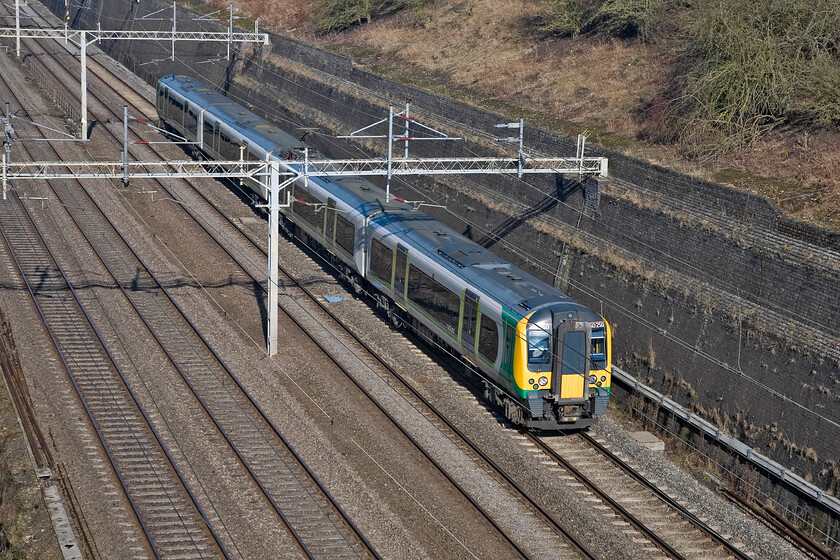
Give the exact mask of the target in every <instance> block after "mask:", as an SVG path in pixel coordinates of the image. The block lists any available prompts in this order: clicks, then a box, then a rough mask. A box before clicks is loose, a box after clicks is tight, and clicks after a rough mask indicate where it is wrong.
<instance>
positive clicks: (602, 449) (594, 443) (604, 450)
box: [579, 432, 752, 560]
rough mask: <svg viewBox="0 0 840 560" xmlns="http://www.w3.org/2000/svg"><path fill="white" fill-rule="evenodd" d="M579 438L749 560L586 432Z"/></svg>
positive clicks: (726, 546) (714, 539) (691, 520)
mask: <svg viewBox="0 0 840 560" xmlns="http://www.w3.org/2000/svg"><path fill="white" fill-rule="evenodd" d="M579 435H580V437H581V438H582V439H583V440H584V441H586V442H587V443H588V444H590V445H591V446H592V447H594V448H595V449H597V450H598V452H599V453H601V454H602V455H604V456H605V457H607V458H608V459H609V460H610V461H611V462H612V463H613V464H614V465H616V466H618V467H619V468H620V469H621V470H622V471H623V472H624V473H626V474H627V475H629V476H630V477H631V478H632V479H633V480H635V481H636V482H638V483H639V484H641V485H642V486H644V487H645V488H646V489H648V490H649V491H650V492H652V493H653V494H654V495H655V496H656V497H657V498H659V499H660V500H661V501H663V502H665V504H667V505H668V506H669V507H671V508H672V509H674V510H676V511H677V512H679V513H680V515H682V516H683V517H684V518H685V519H688V520H689V521H690V522H691V523H692V524H693V525H694V526H695V527H697V528H698V529H700V530H701V531H702V532H703V533H705V534H706V536H707V537H709V538H710V539H712V540H713V541H715V542H717V543H718V544H719V545H721V546H722V547H723V548H725V549H726V550H727V551H728V552H729V553H730V554H732V555H733V556H735V557H736V558H738V559H739V560H751V559H752V557H751V556H749V555H748V554H746V553H745V552H743V551H742V550H741V549H739V548H738V547H736V546H733V545H732V543H731V542H729V541H728V540H727V539H725V538H724V537H723V535H721V534H720V533H718V532H717V531H715V530H714V529H712V528H711V527H709V525H708V524H706V523H705V522H703V521H702V520H701V519H700V518H698V517H697V516H696V515H694V514H693V513H691V512H690V511H688V509H687V508H685V507H684V506H683V505H682V504H680V503H679V502H678V501H676V500H675V499H674V498H672V497H671V496H669V495H668V494H666V493H665V492H663V491H662V490H660V489H659V487H658V486H656V485H655V484H653V483H652V482H651V481H650V480H648V479H647V478H645V477H644V476H642V475H641V473H639V472H638V471H637V470H636V469H634V468H633V467H631V466H630V465H628V464H627V463H626V462H625V461H624V460H622V459H621V458H620V457H618V456H617V455H616V454H615V453H613V452H612V451H610V450H609V449H607V448H606V447H604V446H603V445H602V444H601V443H600V442H599V441H597V440H596V439H595V438H594V437H592V436H591V435H589V434H587V433H586V432H581V433H580V434H579Z"/></svg>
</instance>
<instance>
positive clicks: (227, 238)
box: [153, 193, 741, 558]
mask: <svg viewBox="0 0 840 560" xmlns="http://www.w3.org/2000/svg"><path fill="white" fill-rule="evenodd" d="M171 194H172V193H171ZM199 194H200V193H199ZM173 196H178V195H174V194H173ZM186 206H187V207H192V206H195V204H193V203H188V204H186ZM196 220H197V222H198V221H201V222H205V223H209V222H210V221H211V220H212V218H199V217H197V218H196ZM230 227H231V228H235V229H231V230H229V231H226V232H225V233H223V234H218V233H212V235H213V236H214V237H217V238H218V240H219V243H220V244H227V245H232V247H231V248H230V250H229V254H231V257H232V258H235V257H233V255H234V254H235V253H236V252H237V251H238V249H236V247H235V244H236V237H237V235H239V234H240V232H239V228H236V226H235V225H234V224H233V223H230ZM208 233H211V232H209V231H208ZM252 242H253V240H252ZM254 245H255V247H256V246H257V244H256V243H254ZM253 265H254V263H250V266H252V267H253ZM243 268H245V267H244V266H243ZM256 268H259V267H256ZM260 272H262V276H264V271H260ZM254 274H255V275H254V276H252V278H253V279H254V280H255V281H259V282H260V283H261V284H262V283H264V278H262V279H259V277H260V275H259V274H258V273H257V272H254ZM289 282H294V280H293V279H291V278H290V279H289ZM308 295H309V296H310V297H313V299H314V300H315V301H317V298H315V297H314V296H312V294H308ZM288 298H289V301H288V302H287V304H288V305H291V304H292V302H294V301H295V300H296V299H297V298H296V297H295V296H288ZM318 303H319V304H320V302H318ZM322 307H323V306H322ZM324 310H325V311H326V309H325V308H324ZM296 315H297V316H298V317H303V318H304V319H305V320H306V321H307V322H306V323H304V322H303V321H301V319H298V320H299V321H301V326H302V328H304V329H305V330H310V331H312V332H315V331H317V330H318V329H319V328H320V329H323V318H322V317H316V316H314V315H312V314H311V311H305V312H303V313H302V314H296ZM307 317H308V319H307ZM153 330H154V329H153ZM167 336H168V335H167ZM331 336H332V335H330V334H329V332H325V333H322V334H321V335H318V337H319V338H321V339H329V338H330V337H331ZM332 351H333V352H334V351H335V350H332ZM350 355H351V356H352V355H355V352H350ZM347 359H348V358H347V357H344V358H342V360H347ZM349 359H352V357H351V358H349ZM206 390H211V389H206ZM418 396H419V394H418V395H412V396H408V393H406V397H405V398H406V399H407V400H411V402H412V407H422V405H421V404H418V403H417V401H415V400H413V399H415V398H416V397H418ZM421 399H422V397H421ZM222 410H224V409H222ZM441 418H442V416H441ZM451 428H454V426H453V427H451ZM473 451H476V450H473ZM630 501H631V502H632V501H638V500H633V499H632V498H631V499H630ZM625 509H626V508H625ZM639 523H640V526H642V527H643V526H644V525H643V524H642V523H641V522H639ZM668 524H671V522H668ZM643 532H644V530H643ZM651 533H653V532H652V531H651ZM654 534H655V533H654ZM680 538H682V539H683V540H685V539H692V538H693V534H690V533H678V532H672V533H670V535H669V536H666V537H664V538H663V539H662V540H661V541H659V542H657V550H660V551H664V552H666V553H667V555H669V556H670V557H674V558H700V557H702V558H707V557H709V558H713V557H732V556H734V557H741V556H738V555H737V554H736V553H732V555H731V556H729V555H726V554H719V553H718V552H719V551H717V550H716V547H718V544H714V545H713V546H711V547H707V546H706V545H705V544H703V545H702V546H701V545H700V544H697V543H699V541H697V543H695V544H697V546H694V547H691V546H689V547H682V548H683V550H682V551H680V550H678V549H679V548H680V547H671V545H669V544H668V540H669V539H670V540H674V539H677V540H678V539H680ZM710 542H712V541H710ZM719 544H720V543H719ZM651 552H653V549H651Z"/></svg>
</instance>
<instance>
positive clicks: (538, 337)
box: [525, 324, 551, 371]
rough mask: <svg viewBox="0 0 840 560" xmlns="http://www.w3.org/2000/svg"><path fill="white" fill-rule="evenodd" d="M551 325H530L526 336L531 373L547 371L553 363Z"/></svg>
mask: <svg viewBox="0 0 840 560" xmlns="http://www.w3.org/2000/svg"><path fill="white" fill-rule="evenodd" d="M549 328H550V326H549V325H533V324H531V325H528V328H527V329H526V330H525V336H526V338H527V339H528V369H529V370H531V371H545V369H546V366H547V365H548V364H549V363H550V362H551V348H550V345H549V342H550V340H551V336H550V333H549Z"/></svg>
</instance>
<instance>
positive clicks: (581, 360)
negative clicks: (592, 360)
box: [560, 331, 586, 375]
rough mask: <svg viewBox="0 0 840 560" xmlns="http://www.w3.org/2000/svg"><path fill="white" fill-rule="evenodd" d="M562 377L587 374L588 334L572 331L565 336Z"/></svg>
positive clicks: (561, 366)
mask: <svg viewBox="0 0 840 560" xmlns="http://www.w3.org/2000/svg"><path fill="white" fill-rule="evenodd" d="M560 373H561V375H571V374H579V375H584V374H585V373H586V332H584V331H571V332H567V333H566V334H564V335H563V359H562V363H561V365H560Z"/></svg>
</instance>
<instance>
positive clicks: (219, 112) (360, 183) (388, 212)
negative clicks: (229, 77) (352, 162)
mask: <svg viewBox="0 0 840 560" xmlns="http://www.w3.org/2000/svg"><path fill="white" fill-rule="evenodd" d="M160 83H161V84H163V85H165V86H167V87H169V88H171V89H173V90H175V91H176V92H178V93H179V94H180V95H182V96H183V97H185V98H189V99H190V101H191V102H192V103H195V104H197V105H199V106H201V107H202V108H203V109H204V110H205V113H206V114H211V115H213V116H214V117H216V118H218V119H220V120H223V121H225V122H226V123H228V124H229V125H231V127H232V128H234V129H237V130H239V132H240V134H242V135H243V137H245V138H247V139H248V141H249V142H251V143H253V144H255V145H259V146H261V147H263V148H264V149H265V150H266V151H269V150H273V149H275V147H282V148H294V149H296V150H302V149H303V148H304V147H305V144H303V142H301V141H300V140H298V139H296V138H294V137H293V136H292V135H290V134H288V133H287V132H285V131H283V130H281V129H279V128H278V127H276V126H275V125H273V124H271V123H269V122H268V121H266V120H265V119H263V118H262V117H260V116H258V115H256V114H255V113H253V112H252V111H249V110H248V109H245V108H244V107H241V106H240V105H238V104H236V103H234V102H232V101H230V100H229V99H228V98H226V97H225V96H223V95H222V94H221V93H218V92H215V91H213V90H212V89H211V88H209V87H208V86H206V85H205V84H203V83H202V82H200V81H198V80H196V79H193V78H190V77H189V76H185V75H177V74H172V75H169V76H165V77H164V78H161V79H160ZM278 155H279V154H278ZM287 164H288V165H290V166H292V167H295V166H296V164H300V165H302V164H303V162H302V161H300V160H299V159H298V160H297V161H295V162H288V163H287ZM309 181H310V183H311V184H312V186H317V187H320V188H322V189H324V190H326V191H328V192H329V193H330V196H332V197H333V198H336V199H338V200H341V201H342V202H343V203H344V204H346V205H348V206H349V207H350V208H352V209H353V210H355V211H356V212H358V213H359V214H360V215H362V216H363V217H365V218H367V219H369V220H370V224H371V225H372V226H374V227H378V228H379V229H380V230H384V232H385V235H386V237H390V238H391V239H394V240H395V241H396V242H399V243H403V244H404V245H406V246H407V247H409V248H410V249H412V250H414V251H418V250H419V251H420V252H422V253H424V254H425V255H426V256H427V257H431V258H433V259H435V262H437V263H440V264H441V266H444V267H445V268H447V269H448V270H449V271H450V272H452V273H454V274H455V275H458V276H462V277H463V278H464V279H465V280H466V282H467V283H469V284H470V285H472V286H475V288H476V289H477V290H478V291H481V292H483V293H484V294H488V295H492V297H493V299H496V300H497V301H498V302H499V303H501V304H503V305H505V306H507V307H508V308H510V309H512V310H516V311H519V312H520V313H521V314H522V315H527V314H528V313H530V312H531V311H535V310H537V309H538V308H540V307H543V306H545V305H547V304H555V305H556V304H560V305H561V306H563V308H564V309H565V310H568V311H576V312H577V313H578V316H579V317H580V319H582V320H588V321H598V320H601V316H600V315H598V314H597V313H595V312H594V311H591V310H590V309H588V308H587V307H585V306H583V305H582V304H580V303H578V302H577V301H575V300H574V299H572V298H571V297H569V296H567V295H566V294H564V293H562V292H560V291H559V290H557V289H555V288H553V287H551V286H549V285H547V284H545V283H544V282H542V281H541V280H539V279H537V278H536V277H534V276H533V275H531V274H529V273H527V272H525V271H524V270H522V269H520V268H519V267H517V266H515V265H513V264H511V263H509V262H507V261H505V260H504V259H502V258H501V257H499V256H498V255H496V254H494V253H493V252H491V251H490V250H488V249H486V248H484V247H482V246H481V245H479V244H478V243H476V242H474V241H473V240H471V239H468V238H467V237H465V236H464V235H462V234H460V233H458V232H456V231H455V230H453V229H452V228H450V227H449V226H446V225H444V224H442V223H441V222H439V221H437V220H435V219H434V218H432V217H431V216H429V215H428V214H425V213H424V212H421V211H419V210H415V209H414V208H413V207H412V206H411V205H410V204H407V203H404V202H399V201H396V200H393V201H388V202H385V196H384V195H385V193H384V191H383V190H382V189H381V188H379V187H378V186H376V185H374V184H373V183H372V182H370V181H368V180H367V179H365V178H363V177H342V178H333V179H330V178H324V177H316V178H312V179H310V180H309ZM331 183H335V184H338V185H339V186H340V187H341V188H342V189H341V190H342V192H336V191H335V190H334V189H331V186H330V185H331Z"/></svg>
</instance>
